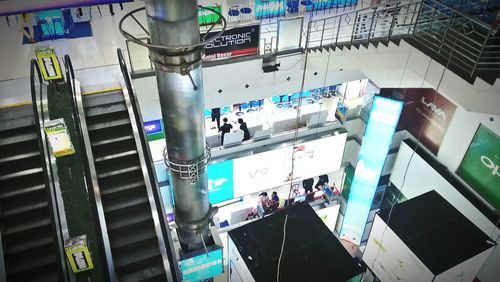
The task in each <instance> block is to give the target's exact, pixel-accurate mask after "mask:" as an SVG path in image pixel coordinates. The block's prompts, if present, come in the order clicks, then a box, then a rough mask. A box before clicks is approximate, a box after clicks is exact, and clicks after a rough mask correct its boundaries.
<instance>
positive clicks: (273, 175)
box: [234, 133, 347, 197]
mask: <svg viewBox="0 0 500 282" xmlns="http://www.w3.org/2000/svg"><path fill="white" fill-rule="evenodd" d="M346 139H347V134H346V133H343V134H339V135H334V136H330V137H326V138H321V139H317V140H313V141H308V142H304V143H301V144H297V145H296V146H295V149H294V148H293V147H292V146H289V147H285V148H279V149H276V150H272V151H267V152H263V153H259V154H255V155H251V156H248V157H243V158H238V159H235V160H234V179H235V180H236V182H235V185H234V196H236V197H240V196H243V195H248V194H251V193H255V192H259V191H263V190H265V189H269V188H275V187H279V186H281V185H284V184H286V183H289V182H290V181H292V180H293V181H299V180H301V179H305V178H309V177H314V176H318V175H321V174H326V173H330V172H333V171H337V170H339V169H340V167H341V164H342V157H343V154H344V147H345V142H346ZM293 150H295V151H296V152H295V165H294V171H293V173H292V155H293ZM292 178H293V179H292Z"/></svg>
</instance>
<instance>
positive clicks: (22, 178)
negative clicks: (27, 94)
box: [0, 62, 65, 281]
mask: <svg viewBox="0 0 500 282" xmlns="http://www.w3.org/2000/svg"><path fill="white" fill-rule="evenodd" d="M31 83H32V92H33V93H32V98H33V102H32V105H28V106H21V107H15V108H7V109H2V110H1V111H0V231H1V243H2V248H1V249H2V250H3V262H4V271H5V273H0V279H1V278H2V275H5V277H4V278H6V279H7V281H64V279H65V276H64V274H63V273H64V269H65V268H64V261H63V258H62V249H61V248H62V242H61V239H60V236H59V235H60V234H58V232H59V229H58V222H57V219H55V216H54V210H53V206H52V203H53V201H52V194H51V193H52V190H51V188H52V186H51V183H50V181H49V179H50V177H49V175H48V173H49V170H48V168H47V166H46V161H45V156H46V154H45V152H44V145H43V140H42V137H44V136H43V135H42V133H41V130H40V127H41V126H40V124H41V123H40V120H42V121H43V115H42V116H40V110H39V109H40V105H39V104H38V103H39V102H40V101H38V97H37V95H38V94H40V93H41V91H42V87H43V86H42V82H41V76H40V71H39V69H38V65H37V64H36V62H32V63H31ZM0 255H1V254H0Z"/></svg>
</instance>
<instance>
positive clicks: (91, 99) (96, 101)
mask: <svg viewBox="0 0 500 282" xmlns="http://www.w3.org/2000/svg"><path fill="white" fill-rule="evenodd" d="M123 101H124V98H123V92H122V91H120V90H118V91H112V92H106V93H102V94H94V95H82V102H83V107H84V108H92V107H100V106H105V105H108V104H113V103H117V102H123Z"/></svg>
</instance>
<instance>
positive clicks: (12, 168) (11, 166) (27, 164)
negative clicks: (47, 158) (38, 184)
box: [0, 154, 41, 175]
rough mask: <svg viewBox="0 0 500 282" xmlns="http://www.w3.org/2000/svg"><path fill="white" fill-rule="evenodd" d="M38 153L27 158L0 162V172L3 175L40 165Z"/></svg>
mask: <svg viewBox="0 0 500 282" xmlns="http://www.w3.org/2000/svg"><path fill="white" fill-rule="evenodd" d="M40 164H41V160H40V155H39V154H35V155H32V156H30V157H28V158H17V159H14V160H10V161H7V162H0V174H1V175H5V174H9V173H14V172H19V171H26V170H29V169H33V168H37V167H40Z"/></svg>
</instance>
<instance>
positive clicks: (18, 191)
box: [0, 184, 45, 200]
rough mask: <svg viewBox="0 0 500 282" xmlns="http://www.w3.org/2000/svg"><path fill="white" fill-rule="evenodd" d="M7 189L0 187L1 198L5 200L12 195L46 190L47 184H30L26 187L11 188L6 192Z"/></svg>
mask: <svg viewBox="0 0 500 282" xmlns="http://www.w3.org/2000/svg"><path fill="white" fill-rule="evenodd" d="M4 190H6V189H0V200H4V199H7V198H10V197H16V196H22V195H25V194H30V193H34V192H39V191H43V190H45V184H39V185H35V186H29V187H24V188H20V189H19V188H16V189H15V190H10V191H6V192H4Z"/></svg>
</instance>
